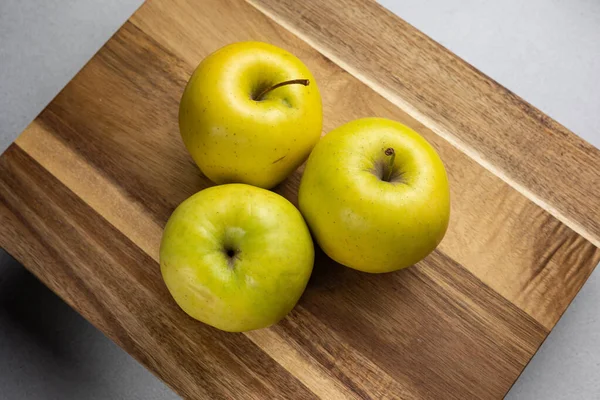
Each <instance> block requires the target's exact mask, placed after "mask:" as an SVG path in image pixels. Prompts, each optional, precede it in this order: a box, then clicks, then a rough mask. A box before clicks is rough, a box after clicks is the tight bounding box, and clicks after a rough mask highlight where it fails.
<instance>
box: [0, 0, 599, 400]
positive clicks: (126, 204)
mask: <svg viewBox="0 0 600 400" xmlns="http://www.w3.org/2000/svg"><path fill="white" fill-rule="evenodd" d="M242 40H262V41H266V42H270V43H273V44H275V45H277V46H281V47H283V48H285V49H287V50H289V51H291V52H293V53H294V54H296V55H297V56H298V57H299V58H300V59H302V60H303V61H304V62H305V63H306V64H307V65H308V66H309V68H310V69H311V70H312V71H313V73H314V75H315V77H316V79H317V81H318V84H319V85H320V88H321V92H322V95H323V103H324V129H323V132H324V133H326V132H328V131H330V130H331V129H333V128H334V127H337V126H339V125H341V124H343V123H345V122H348V121H350V120H352V119H355V118H360V117H366V116H380V117H388V118H392V119H395V120H398V121H401V122H403V123H405V124H407V125H409V126H411V127H412V128H414V129H416V130H417V131H419V132H420V133H421V134H423V135H424V136H425V137H426V138H427V140H429V141H430V142H431V143H432V144H433V146H435V148H436V149H437V150H438V152H439V153H440V155H441V157H442V159H443V161H444V163H445V164H446V166H447V170H448V173H449V179H450V183H451V190H452V217H451V222H450V228H449V232H448V234H447V236H446V238H445V239H444V241H443V242H442V244H441V245H440V247H439V249H438V250H437V251H435V252H434V253H433V254H432V255H430V256H429V257H427V258H426V259H425V260H424V261H422V262H420V263H419V264H418V265H415V266H414V267H411V268H409V269H406V270H403V271H399V272H396V273H391V274H385V275H369V274H364V273H359V272H357V271H353V270H350V269H347V268H344V267H342V266H340V265H337V264H335V263H334V262H333V261H331V260H330V259H328V258H327V257H326V256H325V255H324V254H323V253H321V252H319V251H317V259H316V263H315V269H314V273H313V276H312V278H311V281H310V283H309V286H308V288H307V290H306V292H305V294H304V296H303V297H302V299H301V301H300V303H299V305H298V306H297V307H296V308H295V309H294V311H293V312H292V313H291V314H290V315H289V316H288V317H287V318H285V319H284V320H283V321H282V322H280V323H279V324H277V325H276V326H273V327H271V328H269V329H263V330H259V331H253V332H249V333H246V334H229V333H224V332H220V331H217V330H215V329H212V328H210V327H208V326H206V325H204V324H202V323H199V322H197V321H194V320H192V319H191V318H189V317H187V316H186V315H185V314H184V313H183V312H182V311H181V310H180V309H179V308H178V307H177V306H176V305H175V303H174V301H173V300H172V299H171V297H170V295H169V293H168V292H167V290H166V288H165V286H164V284H163V282H162V280H161V277H160V271H159V265H158V246H159V241H160V237H161V231H162V228H163V226H164V224H165V222H166V220H167V218H168V217H169V215H170V213H171V212H172V211H173V209H174V208H175V207H176V206H177V205H178V204H179V203H180V202H181V201H183V200H184V199H185V198H187V197H188V196H190V195H191V194H193V193H195V192H197V191H199V190H201V189H203V188H205V187H208V186H210V185H211V183H210V182H209V181H208V180H207V179H206V178H205V177H204V176H202V174H201V173H200V171H199V170H198V168H197V167H196V166H195V165H194V163H193V162H192V160H191V158H190V157H189V156H188V154H187V153H186V151H185V148H184V146H183V143H182V141H181V139H180V137H179V132H178V125H177V112H178V102H179V99H180V96H181V94H182V91H183V88H184V85H185V83H186V81H187V79H188V78H189V76H190V74H191V73H192V71H193V69H194V68H195V66H196V65H197V64H198V63H199V62H200V60H202V59H203V58H204V57H205V56H206V55H208V54H209V53H210V52H212V51H214V50H216V49H218V48H219V47H221V46H223V45H226V44H228V43H231V42H235V41H242ZM599 161H600V153H599V151H598V150H596V149H594V148H593V147H592V146H590V145H589V144H587V143H585V142H583V141H582V140H580V139H579V138H577V137H576V136H575V135H573V134H572V133H571V132H569V131H568V130H566V129H565V128H564V127H562V126H560V125H559V124H557V123H556V122H554V121H552V120H551V119H550V118H548V117H547V116H545V115H543V114H542V113H541V112H539V111H538V110H536V109H535V108H533V107H532V106H530V105H528V104H527V103H525V102H524V101H523V100H521V99H519V98H518V97H517V96H515V95H514V94H512V93H510V92H508V91H507V90H506V89H504V88H502V87H501V86H499V85H498V84H497V83H495V82H493V81H492V80H490V79H489V78H487V77H485V76H484V75H482V74H481V73H480V72H478V71H476V70H475V69H473V68H472V67H470V66H469V65H467V64H466V63H465V62H463V61H461V60H460V59H458V58H457V57H456V56H454V55H452V54H451V53H450V52H448V51H447V50H446V49H444V48H442V47H441V46H440V45H438V44H436V43H435V42H433V41H432V40H430V39H429V38H427V37H426V36H424V35H423V34H422V33H420V32H418V31H416V30H415V29H414V28H413V27H411V26H410V25H408V24H406V23H405V22H404V21H402V20H400V19H398V18H397V17H395V16H394V15H392V14H390V13H389V12H387V11H385V10H384V9H383V8H381V7H380V6H378V5H377V4H376V3H374V2H370V1H367V0H328V1H323V2H322V1H305V2H299V1H294V0H284V1H277V0H250V1H249V2H245V1H243V0H226V1H222V0H201V1H199V0H176V1H172V0H149V1H148V2H147V3H146V4H145V5H144V6H142V8H141V9H139V10H138V12H137V13H136V14H135V15H134V16H133V17H132V18H131V19H130V20H129V22H127V23H126V24H125V25H124V26H123V27H122V28H121V29H120V30H119V32H118V33H117V34H115V36H114V37H113V38H112V39H111V40H110V41H109V42H108V43H107V44H106V45H105V46H104V47H103V48H102V50H100V52H99V53H98V54H97V55H96V56H95V57H94V58H93V59H92V60H91V61H90V62H89V63H88V64H87V65H86V66H85V68H84V69H83V70H82V71H81V72H80V73H79V74H78V75H77V76H76V77H75V78H74V79H73V81H72V82H71V83H69V85H68V86H67V87H66V88H65V89H64V90H63V91H62V92H61V93H60V94H59V95H58V96H57V97H56V99H54V101H53V102H52V103H51V104H50V105H49V106H48V107H47V108H46V109H45V110H44V111H43V112H42V114H41V115H40V116H39V117H38V118H37V119H36V120H35V121H34V122H33V123H32V124H31V125H30V126H29V127H28V128H27V130H26V131H25V132H24V133H23V134H22V135H21V136H20V137H19V139H18V140H17V142H16V143H15V144H13V145H12V146H11V147H10V148H9V149H8V150H7V151H6V153H5V154H4V155H3V156H2V157H1V159H0V218H1V223H0V245H1V246H2V247H4V248H5V249H6V250H7V251H8V252H10V253H11V254H12V255H13V256H15V257H16V258H17V259H18V260H19V261H21V262H22V263H23V264H24V265H25V266H26V267H27V268H28V269H30V270H31V271H32V272H33V273H34V274H35V275H36V276H37V277H39V278H40V279H41V280H42V281H43V282H44V283H45V284H47V285H48V286H49V287H50V288H51V289H52V290H54V291H55V292H56V293H58V294H59V295H60V296H61V297H62V298H63V299H64V300H65V301H66V302H67V303H69V304H70V305H71V306H72V307H73V308H75V309H76V310H77V311H79V312H80V313H81V314H82V315H84V316H85V317H86V318H87V319H89V320H90V321H91V322H92V323H93V324H94V325H95V326H97V327H98V328H99V329H100V330H101V331H103V332H104V333H106V334H107V335H108V336H109V337H110V338H112V339H113V340H114V341H115V342H117V343H118V344H119V345H120V346H122V347H123V348H124V349H125V350H126V351H128V352H129V353H131V354H132V355H133V356H134V357H135V358H136V359H138V360H139V361H140V362H141V363H142V364H144V365H145V366H146V367H147V368H148V369H150V370H151V371H152V372H154V373H155V374H156V375H157V376H159V377H160V378H161V379H163V380H164V381H165V382H167V383H168V384H169V385H170V386H171V387H173V388H174V389H175V390H176V391H177V392H179V393H180V394H181V395H183V396H184V397H186V398H206V399H216V398H227V399H232V398H235V399H241V398H246V397H248V398H250V397H252V398H259V399H266V398H301V399H305V398H313V397H320V398H324V399H337V398H434V399H440V398H444V399H447V398H457V399H466V398H477V399H483V398H500V397H501V396H503V395H504V394H505V393H506V392H507V391H508V389H509V388H510V386H511V385H512V383H513V382H514V381H515V379H516V378H517V377H518V375H519V373H520V372H521V371H522V370H523V368H524V367H525V365H526V364H527V362H528V361H529V360H530V359H531V357H532V356H533V354H534V353H535V351H536V350H537V348H538V347H539V346H540V344H541V343H542V341H543V340H544V338H545V337H546V336H547V335H548V333H549V331H550V329H551V328H552V327H553V326H554V325H555V324H556V322H557V320H558V319H559V317H560V315H561V314H562V313H563V312H564V310H565V308H566V307H567V305H568V304H569V303H570V301H571V300H572V299H573V297H574V296H575V295H576V293H577V292H578V290H579V289H580V287H581V286H582V284H583V283H584V281H585V280H586V278H587V277H588V275H589V274H590V273H591V271H592V269H593V268H594V266H595V265H596V264H597V263H598V261H599V260H600V251H599V250H598V249H597V248H596V247H594V245H593V244H596V245H598V244H599V243H600V215H599V212H600V211H599V210H600V204H599V199H600V179H599V177H600V172H599V168H598V166H599V165H600V162H599ZM301 171H302V168H300V169H299V170H298V171H297V172H296V173H295V174H294V175H293V176H291V177H290V178H289V179H287V180H286V181H285V182H284V183H283V184H282V185H280V186H279V187H278V188H277V189H276V191H277V192H279V193H281V194H283V195H284V196H286V197H287V198H288V199H290V200H291V201H292V202H294V203H296V192H297V189H298V182H299V180H300V176H301V173H302V172H301Z"/></svg>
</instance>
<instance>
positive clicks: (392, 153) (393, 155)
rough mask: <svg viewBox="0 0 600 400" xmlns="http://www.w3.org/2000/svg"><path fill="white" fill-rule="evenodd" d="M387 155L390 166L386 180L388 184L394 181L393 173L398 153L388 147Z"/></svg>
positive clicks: (388, 166)
mask: <svg viewBox="0 0 600 400" xmlns="http://www.w3.org/2000/svg"><path fill="white" fill-rule="evenodd" d="M385 155H386V156H387V157H388V165H387V170H386V174H385V177H384V178H385V179H384V180H385V181H386V182H390V179H392V173H393V172H394V161H395V160H396V152H395V151H394V149H393V148H391V147H388V148H387V149H385Z"/></svg>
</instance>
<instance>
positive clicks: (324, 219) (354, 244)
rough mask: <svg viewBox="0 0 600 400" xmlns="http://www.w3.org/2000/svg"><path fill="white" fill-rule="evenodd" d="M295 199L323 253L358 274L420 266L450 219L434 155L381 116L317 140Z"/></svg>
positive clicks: (443, 173)
mask: <svg viewBox="0 0 600 400" xmlns="http://www.w3.org/2000/svg"><path fill="white" fill-rule="evenodd" d="M298 200H299V204H300V211H301V212H302V214H303V215H304V218H305V219H306V222H307V223H308V226H309V227H310V229H311V231H312V233H313V236H314V237H315V239H316V241H317V243H318V244H319V245H320V246H321V248H322V249H323V251H324V252H325V253H326V254H327V255H328V256H329V257H331V258H332V259H334V260H335V261H337V262H339V263H340V264H343V265H346V266H348V267H351V268H354V269H357V270H360V271H366V272H389V271H394V270H398V269H401V268H405V267H407V266H410V265H412V264H414V263H416V262H417V261H419V260H421V259H422V258H424V257H425V256H427V254H429V253H430V252H431V251H433V249H435V247H436V246H437V245H438V244H439V243H440V242H441V240H442V238H443V237H444V234H445V232H446V228H447V227H448V220H449V217H450V193H449V188H448V178H447V177H446V170H445V169H444V165H443V164H442V161H441V160H440V157H439V156H438V154H437V153H436V151H435V150H434V149H433V147H431V145H430V144H429V143H428V142H427V141H426V140H425V139H424V138H423V137H421V136H420V135H419V134H418V133H416V132H415V131H413V130H412V129H410V128H408V127H406V126H404V125H402V124H400V123H398V122H394V121H390V120H387V119H383V118H365V119H359V120H356V121H353V122H350V123H348V124H346V125H343V126H341V127H339V128H337V129H334V130H333V131H332V132H331V133H329V134H327V135H326V136H325V137H324V138H323V139H321V141H320V142H319V143H318V144H317V145H316V146H315V148H314V150H313V152H312V153H311V155H310V157H309V159H308V162H307V164H306V168H305V170H304V175H303V176H302V180H301V183H300V189H299V198H298Z"/></svg>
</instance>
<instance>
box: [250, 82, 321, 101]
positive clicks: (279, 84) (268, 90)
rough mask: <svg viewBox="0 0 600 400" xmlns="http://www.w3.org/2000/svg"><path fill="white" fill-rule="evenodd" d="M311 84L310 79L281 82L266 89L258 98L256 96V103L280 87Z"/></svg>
mask: <svg viewBox="0 0 600 400" xmlns="http://www.w3.org/2000/svg"><path fill="white" fill-rule="evenodd" d="M309 84H310V81H309V80H308V79H292V80H289V81H284V82H279V83H277V84H275V85H273V86H270V87H268V88H266V89H265V90H263V91H262V92H260V93H259V95H258V96H256V97H255V98H254V100H255V101H261V100H262V99H263V97H264V96H265V95H266V94H267V93H269V92H270V91H272V90H275V89H277V88H278V87H282V86H286V85H304V86H308V85H309Z"/></svg>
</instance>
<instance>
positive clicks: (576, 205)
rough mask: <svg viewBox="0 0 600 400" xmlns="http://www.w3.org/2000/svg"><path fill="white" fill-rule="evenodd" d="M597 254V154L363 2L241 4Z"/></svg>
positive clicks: (256, 1)
mask: <svg viewBox="0 0 600 400" xmlns="http://www.w3.org/2000/svg"><path fill="white" fill-rule="evenodd" d="M248 1H249V2H250V3H252V4H253V5H254V6H255V7H257V8H258V9H260V10H261V11H263V12H264V13H265V14H267V15H269V16H270V17H271V18H272V19H273V20H275V21H277V22H278V23H280V24H281V25H282V26H284V27H286V28H287V29H289V30H290V31H291V32H293V33H295V34H297V35H298V36H299V37H300V38H302V39H303V40H306V41H307V42H308V43H310V44H311V45H312V46H313V47H314V48H316V49H317V50H319V51H320V52H321V53H322V54H324V55H326V56H327V57H329V58H330V59H332V60H334V61H335V62H336V63H338V64H339V65H341V66H342V67H344V68H345V69H346V70H347V71H349V72H350V73H352V74H353V75H354V76H357V77H358V78H359V79H360V80H361V81H363V82H365V83H366V84H368V85H369V86H370V87H371V88H372V89H374V90H375V91H377V92H378V93H380V94H382V95H383V96H384V97H386V98H387V99H390V100H391V101H392V102H393V103H395V104H396V105H398V106H399V107H400V108H402V109H403V110H405V111H406V112H407V113H409V114H410V115H411V116H412V117H413V118H415V119H416V120H418V121H419V122H421V123H423V124H425V125H427V126H428V127H429V128H430V129H431V130H433V131H434V132H435V133H437V134H439V135H440V136H442V137H444V138H445V139H446V140H448V141H449V142H450V143H452V144H453V145H454V146H455V147H457V148H458V149H460V150H461V151H463V152H465V153H466V154H468V155H469V156H470V157H471V158H473V159H474V160H476V161H477V162H479V163H480V164H481V165H483V166H484V167H485V168H487V169H489V170H491V171H493V172H494V173H495V174H496V175H498V176H500V177H502V179H503V180H505V181H506V182H508V183H509V184H510V185H511V186H513V187H514V188H516V189H517V190H518V191H520V192H521V193H523V194H524V195H525V196H527V197H528V198H529V199H531V200H532V201H534V202H535V203H537V204H538V205H540V206H541V207H542V208H544V209H546V210H548V211H549V212H550V213H552V214H553V215H554V216H556V217H557V218H558V219H559V220H561V221H562V222H563V223H565V224H566V225H568V226H569V227H571V228H572V229H573V230H575V231H576V232H578V233H579V234H581V235H582V236H584V237H585V238H587V239H588V240H589V241H591V242H592V243H594V244H595V245H596V246H600V167H599V166H600V150H598V149H596V148H595V147H593V146H592V145H590V144H589V143H587V142H585V141H584V140H582V139H580V138H579V137H578V136H576V135H574V134H573V133H572V132H570V131H569V130H567V129H566V128H565V127H563V126H561V125H560V124H558V123H557V122H556V121H554V120H552V119H551V118H549V117H548V116H547V115H545V114H543V113H542V112H540V111H539V110H537V109H536V108H535V107H533V106H531V105H530V104H528V103H527V102H525V101H524V100H523V99H521V98H519V97H518V96H516V95H515V94H514V93H512V92H510V91H508V90H507V89H505V88H504V87H502V86H501V85H499V84H498V83H497V82H495V81H493V80H492V79H490V78H489V77H487V76H485V75H483V74H482V73H481V72H479V71H478V70H476V69H474V68H473V67H472V66H470V65H469V64H467V63H466V62H464V61H462V60H461V59H459V58H457V57H456V56H455V55H454V54H452V53H451V52H450V51H448V50H447V49H445V48H444V47H443V46H441V45H440V44H438V43H436V42H434V41H433V40H431V39H430V38H429V37H427V36H425V35H424V34H423V33H421V32H419V31H418V30H417V29H415V28H414V27H412V26H411V25H409V24H408V23H406V22H405V21H403V20H402V19H400V18H398V17H397V16H396V15H394V14H392V13H391V12H389V11H387V10H386V9H385V8H383V7H382V6H380V5H378V4H377V3H376V2H375V1H371V0H330V1H325V2H322V1H316V0H308V1H295V0H283V1H281V0H248Z"/></svg>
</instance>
